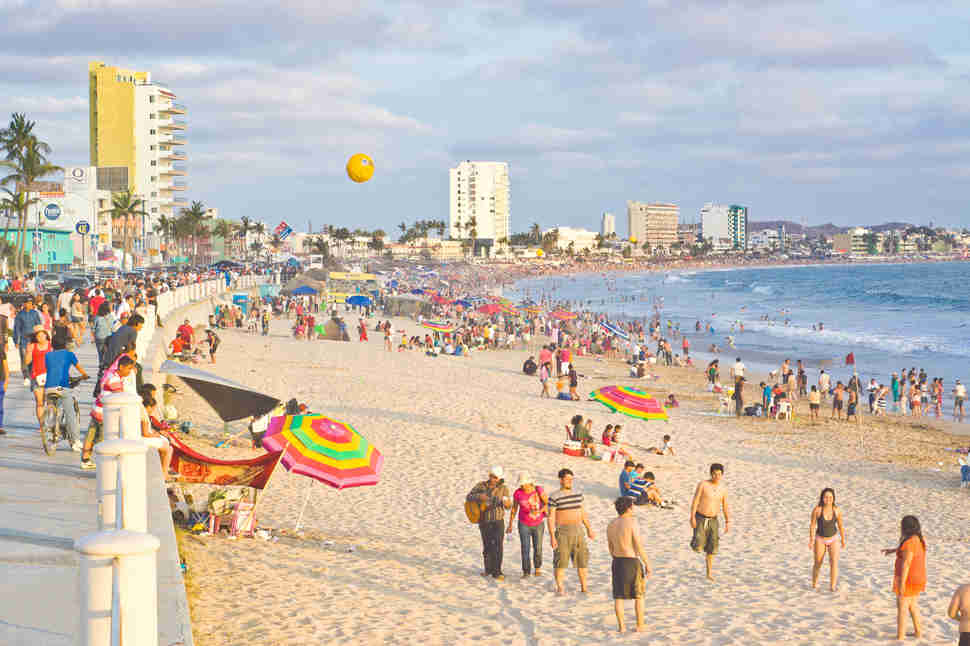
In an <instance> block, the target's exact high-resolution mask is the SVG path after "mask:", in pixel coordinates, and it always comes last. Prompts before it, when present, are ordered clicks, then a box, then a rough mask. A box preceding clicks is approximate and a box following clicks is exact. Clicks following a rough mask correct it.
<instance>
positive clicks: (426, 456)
mask: <svg viewBox="0 0 970 646" xmlns="http://www.w3.org/2000/svg"><path fill="white" fill-rule="evenodd" d="M374 322H375V320H374V319H372V320H371V321H370V324H369V327H370V328H373V325H374ZM394 326H395V329H399V326H403V327H404V329H405V330H408V331H411V332H413V333H417V330H418V326H417V324H416V323H414V322H413V321H400V320H394ZM288 330H289V322H288V321H286V320H285V319H282V320H278V321H274V322H273V327H272V334H271V335H270V336H269V337H258V336H250V335H248V334H246V333H244V332H236V331H228V330H227V331H224V332H222V333H221V336H222V339H223V345H222V347H221V349H220V354H219V363H218V364H216V365H215V366H210V365H204V364H200V366H199V367H201V368H203V369H209V370H212V371H214V372H216V373H218V374H220V375H223V376H225V377H228V378H230V379H233V380H236V381H239V382H242V383H245V384H247V385H249V386H252V387H254V388H256V389H259V390H263V391H265V392H268V393H270V394H274V395H276V396H279V397H281V398H283V399H288V398H290V397H296V398H297V399H299V400H300V401H302V402H306V403H307V404H308V405H309V407H310V408H311V410H313V411H314V412H319V413H324V414H327V415H329V416H332V417H334V418H336V419H339V420H342V421H345V422H348V423H350V424H351V425H353V426H354V427H355V428H356V429H357V430H358V431H360V432H361V433H362V434H363V435H364V436H365V437H366V438H367V439H368V440H369V441H370V442H371V443H373V444H374V445H376V446H377V447H378V448H379V449H380V450H381V451H382V452H383V454H384V456H385V465H384V470H383V472H382V475H381V482H380V484H378V485H377V486H374V487H363V488H356V489H347V490H343V491H336V490H333V489H330V488H328V487H326V486H324V485H322V484H320V483H316V482H311V481H310V480H309V479H307V478H304V477H301V476H296V475H291V474H289V473H287V472H285V471H284V470H282V469H279V470H278V472H277V473H276V475H275V476H274V478H273V480H272V482H271V484H270V486H269V487H268V489H267V490H266V491H265V494H264V498H263V500H262V502H261V503H260V512H259V524H260V526H263V527H270V528H273V530H274V532H275V533H276V534H277V535H279V533H280V530H287V531H288V532H292V530H293V528H294V525H295V523H296V518H297V515H298V513H299V510H300V506H301V504H302V502H303V499H304V496H305V495H306V493H307V491H308V487H309V488H310V490H309V493H310V503H309V506H308V509H307V512H306V518H305V519H304V526H305V530H306V531H305V533H304V535H303V536H302V537H296V536H290V535H285V536H281V537H280V540H279V541H278V542H267V541H262V540H250V539H241V540H236V541H230V540H227V539H225V538H224V537H221V536H217V537H192V538H191V539H189V538H185V539H183V541H182V549H183V556H184V557H185V559H186V561H187V564H188V568H189V584H188V585H189V593H190V597H191V601H192V616H193V629H194V632H195V639H196V643H197V644H199V645H200V646H215V645H236V644H243V643H265V644H279V645H283V644H287V645H302V644H337V643H348V642H351V643H358V644H381V643H394V644H402V643H403V644H408V643H421V644H457V643H507V644H595V643H614V642H619V643H648V644H661V643H677V644H726V643H762V644H768V643H780V642H785V643H790V642H795V643H799V644H824V645H826V646H828V645H830V644H833V643H853V644H876V643H884V642H886V641H887V640H890V639H892V638H893V637H894V636H895V605H894V604H895V601H894V597H893V595H892V592H891V581H892V565H893V561H892V558H891V557H885V556H882V555H881V554H880V552H879V550H880V549H881V548H889V547H895V545H896V544H897V541H898V538H899V533H898V532H899V520H900V518H901V517H902V516H903V515H904V514H914V515H916V516H918V517H919V518H920V520H921V521H922V523H923V530H924V533H925V536H926V540H927V547H928V554H927V570H928V572H927V574H928V584H927V589H926V592H925V593H924V594H923V595H922V597H921V599H920V608H921V611H922V613H923V622H924V636H923V639H922V641H921V642H919V643H925V644H943V643H953V642H955V641H956V636H957V632H956V628H955V625H954V624H952V622H950V621H949V620H948V619H947V618H946V616H945V611H946V605H947V603H948V601H949V598H950V594H951V593H952V591H953V589H954V588H955V587H956V585H957V584H959V583H961V582H963V569H962V567H961V564H962V563H964V562H966V559H967V558H968V556H970V530H968V529H967V526H966V521H967V512H966V509H965V504H966V501H967V496H968V493H967V491H965V490H962V489H960V488H959V476H958V473H957V471H956V469H955V468H954V466H953V465H954V463H955V455H954V454H952V453H947V452H945V451H944V448H946V447H948V446H950V447H952V446H959V445H960V444H956V443H954V442H957V441H958V440H957V439H955V438H953V437H952V436H949V435H946V434H944V433H943V431H937V430H932V429H929V430H921V429H918V428H917V429H913V428H910V425H908V424H906V423H900V422H892V423H890V424H881V425H878V426H876V425H871V424H869V421H870V420H869V418H866V419H865V420H864V424H863V426H862V427H861V428H860V427H856V426H855V425H851V426H847V425H844V424H842V425H838V424H831V423H822V424H815V425H813V424H808V423H807V422H805V421H804V419H803V418H802V417H800V418H799V420H797V421H796V423H795V424H794V425H789V424H787V423H784V422H777V423H776V422H769V421H766V420H744V421H743V422H740V423H739V422H738V421H736V420H734V419H733V418H720V417H714V416H712V415H711V412H712V410H713V402H714V400H713V397H712V396H711V395H709V394H707V393H705V392H704V391H703V388H702V386H703V376H702V374H701V368H702V367H699V368H698V369H695V370H687V369H662V368H654V369H653V371H654V372H656V373H657V374H658V375H659V379H657V380H656V381H652V382H649V383H643V382H642V381H640V382H637V381H636V380H631V379H629V378H627V377H626V376H625V375H626V374H627V373H626V367H625V366H624V365H623V364H622V363H619V362H612V363H611V362H606V361H599V360H595V359H591V358H588V357H581V358H579V359H578V360H577V366H578V369H579V372H580V373H581V374H583V375H585V378H583V379H581V382H580V387H579V391H580V393H583V394H584V395H585V393H588V392H589V391H590V390H592V389H594V388H596V387H599V386H605V385H610V384H628V385H633V384H636V385H637V387H642V388H644V389H646V390H648V391H649V392H652V393H656V394H658V395H664V394H666V393H667V392H676V393H677V395H678V397H679V399H680V400H681V407H680V408H678V409H674V410H673V411H672V413H671V419H670V422H669V423H663V422H649V423H648V422H642V421H638V420H634V419H631V418H627V417H623V416H620V415H616V414H613V413H610V412H609V411H608V410H607V409H605V408H604V407H603V406H601V405H600V404H598V403H596V402H591V401H580V402H563V401H557V400H554V399H553V400H550V399H541V398H539V396H538V395H539V390H540V388H539V384H538V380H537V379H535V378H533V377H526V376H525V375H523V374H522V373H521V370H520V367H521V364H522V361H523V360H524V359H525V357H526V356H527V355H528V354H529V352H527V351H490V352H477V353H474V354H473V355H472V356H471V357H470V358H454V357H437V358H431V357H426V356H425V355H424V354H422V353H420V352H418V351H408V352H403V353H399V352H397V351H395V352H391V353H388V352H386V351H384V349H383V344H382V341H381V339H380V335H379V334H376V333H373V332H372V333H371V334H370V337H371V339H370V342H369V343H358V342H356V341H353V342H350V343H341V342H326V341H313V342H308V341H298V340H295V339H292V338H291V337H290V336H289V334H288ZM752 390H753V389H752ZM753 395H754V393H753V392H752V393H751V394H750V395H749V397H753ZM176 405H177V406H178V408H179V409H180V410H181V411H182V412H183V414H185V415H187V416H189V418H190V419H193V420H194V421H195V425H196V426H197V427H209V428H211V429H213V430H216V429H218V428H219V426H220V425H219V424H217V423H216V419H215V416H214V415H212V414H211V413H208V412H207V411H205V409H204V405H203V404H202V403H201V402H200V401H198V400H197V399H195V398H194V396H192V395H188V394H180V395H178V396H176ZM577 413H579V414H582V415H584V416H588V417H591V418H592V419H593V420H594V425H593V428H594V432H595V433H596V434H598V433H599V431H600V430H602V428H603V426H604V425H605V424H607V423H613V424H615V423H620V424H623V426H624V428H625V438H624V441H625V443H626V444H627V445H628V448H629V450H630V451H631V453H633V455H634V456H635V457H636V458H637V459H639V460H641V461H643V462H644V463H645V464H646V466H647V468H648V469H649V470H652V471H653V472H654V473H655V474H656V475H657V483H658V486H659V487H660V488H661V490H662V492H663V494H664V497H665V498H671V499H673V500H674V501H676V503H677V506H676V507H675V508H674V509H673V510H661V509H657V508H652V507H651V508H645V507H639V508H637V511H636V514H637V516H636V517H637V520H638V522H639V524H640V527H641V531H642V532H643V535H644V537H645V543H646V551H647V554H648V555H649V557H650V559H651V564H652V567H653V570H654V572H653V576H652V577H651V578H650V579H649V580H648V581H647V597H646V599H647V601H646V608H647V618H646V624H647V632H646V633H645V634H639V635H635V634H633V633H627V634H624V635H618V634H617V632H616V625H615V618H614V616H613V604H612V598H611V594H610V592H611V589H610V556H609V552H608V549H607V544H606V537H605V536H606V535H605V529H606V525H607V523H608V522H609V521H610V520H612V519H613V518H614V517H615V512H614V510H613V507H612V501H613V500H614V499H615V497H616V496H617V495H618V491H617V478H618V474H619V471H620V465H619V464H613V463H609V462H606V461H603V462H597V461H593V460H589V459H584V458H574V457H568V456H565V455H563V454H562V452H561V445H562V440H563V439H564V430H563V425H564V424H565V423H566V422H567V421H568V419H569V418H570V417H571V416H572V415H574V414H577ZM825 414H826V415H827V414H828V411H825ZM887 429H888V430H887ZM664 433H669V434H670V435H672V436H673V440H674V443H675V446H676V450H677V454H676V456H666V457H661V456H649V455H647V454H646V452H645V451H644V450H643V448H644V447H648V446H653V445H657V444H659V443H660V440H661V436H662V435H663V434H664ZM192 443H193V444H196V445H197V446H205V452H206V453H209V454H211V455H213V456H230V455H232V456H235V455H248V454H252V453H253V451H251V450H250V449H245V448H239V447H235V448H227V449H215V448H213V447H211V446H209V444H211V442H207V441H206V440H198V441H196V440H193V441H192ZM964 444H965V442H964ZM943 460H947V461H946V462H945V466H944V467H943V470H942V471H934V470H932V469H933V468H934V467H936V468H939V467H938V466H937V463H938V462H939V461H943ZM711 462H721V463H723V464H724V465H725V467H726V472H725V482H726V485H727V487H728V488H729V491H730V496H731V504H732V508H733V514H732V516H733V517H732V523H731V529H730V532H729V533H727V534H722V537H721V543H720V553H719V554H718V556H717V558H716V561H715V567H716V574H717V582H716V584H710V583H708V582H707V581H705V579H704V564H703V557H702V556H700V555H698V554H695V553H694V552H693V551H691V549H690V548H689V546H688V543H689V540H690V526H689V524H688V512H689V505H690V500H691V495H692V493H693V490H694V486H695V485H696V483H697V482H698V481H699V480H701V479H703V478H704V477H706V475H707V468H708V466H709V464H710V463H711ZM495 464H498V465H501V466H502V467H504V469H505V474H506V476H505V477H506V481H507V483H508V484H509V485H510V486H511V487H512V488H513V489H514V486H515V483H516V479H517V476H518V474H519V472H520V471H522V470H528V471H530V472H531V473H532V474H533V475H534V476H535V477H536V480H537V483H538V484H539V485H540V486H542V487H544V488H545V489H546V490H547V491H552V490H555V489H556V488H558V484H557V481H556V472H557V471H558V469H560V468H561V467H563V466H568V467H569V468H570V469H572V470H573V471H574V472H575V474H576V486H577V487H578V488H581V489H582V490H583V491H584V492H585V495H586V507H587V510H588V512H589V515H590V518H591V522H592V526H593V529H594V531H595V532H596V537H595V539H593V540H592V541H590V551H591V562H590V568H589V574H590V590H591V593H590V594H589V595H588V596H584V595H581V594H580V593H579V585H578V582H577V579H576V575H575V572H574V571H568V572H567V577H566V596H565V597H564V598H558V597H556V596H555V594H554V590H553V584H552V569H551V565H552V550H551V549H550V548H549V542H548V541H549V539H548V535H545V536H544V542H545V543H544V548H543V556H544V561H545V565H544V568H543V576H542V577H540V578H535V577H532V578H528V579H524V580H521V579H520V574H521V568H520V564H519V563H520V557H519V543H518V535H517V533H514V534H513V537H512V539H511V541H507V542H506V543H505V558H504V566H503V570H504V572H505V575H506V580H505V581H504V582H495V581H493V580H491V579H484V578H482V577H481V576H479V573H480V572H481V569H482V556H481V550H482V548H481V540H480V537H479V532H478V529H477V527H475V526H474V525H471V524H469V523H468V521H467V520H466V518H465V515H464V511H463V509H462V503H463V501H464V496H465V495H466V494H467V493H468V491H469V490H470V489H471V488H472V486H474V485H475V484H476V483H477V482H479V481H481V480H483V479H484V478H485V476H486V474H487V472H488V470H489V468H490V467H491V466H492V465H495ZM826 486H830V487H834V488H835V490H836V494H837V503H838V504H839V505H840V507H841V508H842V510H843V515H844V519H845V529H846V534H847V540H848V546H847V548H846V550H845V551H844V552H843V553H842V558H841V576H840V584H839V588H838V590H837V591H836V592H835V593H832V592H829V591H828V570H827V568H828V565H827V563H826V565H825V566H824V568H823V572H822V576H821V578H820V582H821V585H820V587H819V590H817V591H815V590H812V589H811V588H810V573H811V557H810V552H809V549H808V539H809V528H808V525H809V515H810V513H811V510H812V507H813V506H814V504H815V502H816V501H817V499H818V495H819V491H820V490H821V489H822V488H823V487H826ZM506 518H507V517H506ZM351 548H353V551H350V549H351ZM627 621H628V626H632V623H633V622H632V607H630V608H628V615H627Z"/></svg>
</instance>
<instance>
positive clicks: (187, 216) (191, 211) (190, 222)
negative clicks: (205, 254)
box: [179, 201, 212, 265]
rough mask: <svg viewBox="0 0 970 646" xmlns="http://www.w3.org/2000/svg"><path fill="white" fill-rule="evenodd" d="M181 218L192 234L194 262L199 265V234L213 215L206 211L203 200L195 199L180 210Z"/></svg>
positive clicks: (185, 227) (187, 230)
mask: <svg viewBox="0 0 970 646" xmlns="http://www.w3.org/2000/svg"><path fill="white" fill-rule="evenodd" d="M179 218H180V219H181V220H182V221H183V223H184V230H185V231H186V232H187V233H188V234H189V235H190V236H192V262H193V263H195V264H196V265H197V264H199V235H200V234H201V233H202V232H203V231H204V230H206V228H207V224H208V221H209V220H211V219H212V216H211V215H209V214H208V213H206V208H205V205H204V204H203V203H202V202H198V201H193V202H192V205H191V206H190V207H189V208H187V209H182V210H181V211H180V212H179Z"/></svg>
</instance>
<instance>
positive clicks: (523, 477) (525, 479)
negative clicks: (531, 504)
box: [519, 471, 536, 486]
mask: <svg viewBox="0 0 970 646" xmlns="http://www.w3.org/2000/svg"><path fill="white" fill-rule="evenodd" d="M535 483H536V481H535V478H533V477H532V474H531V473H529V472H528V471H523V472H522V473H520V474H519V485H520V486H521V485H524V484H530V485H534V484H535Z"/></svg>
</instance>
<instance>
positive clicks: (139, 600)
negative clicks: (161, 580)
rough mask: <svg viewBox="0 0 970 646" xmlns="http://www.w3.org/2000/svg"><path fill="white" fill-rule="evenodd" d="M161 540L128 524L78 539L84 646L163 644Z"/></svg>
mask: <svg viewBox="0 0 970 646" xmlns="http://www.w3.org/2000/svg"><path fill="white" fill-rule="evenodd" d="M160 546H161V543H160V542H159V540H158V539H157V538H155V537H154V536H152V535H150V534H145V533H142V532H133V531H130V530H126V529H119V530H113V531H108V532H98V533H97V534H91V535H90V536H85V537H83V538H80V539H78V540H77V541H76V542H75V543H74V549H75V551H77V552H78V553H79V554H80V561H81V563H80V597H81V625H80V630H79V631H78V638H77V644H78V645H79V646H158V582H157V580H158V569H157V568H158V566H157V564H156V559H157V553H158V549H159V547H160ZM51 601H53V600H51Z"/></svg>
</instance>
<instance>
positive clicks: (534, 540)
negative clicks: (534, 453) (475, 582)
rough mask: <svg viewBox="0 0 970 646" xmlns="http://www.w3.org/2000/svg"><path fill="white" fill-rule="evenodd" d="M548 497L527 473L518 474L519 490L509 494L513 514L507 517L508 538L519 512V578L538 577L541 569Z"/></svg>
mask: <svg viewBox="0 0 970 646" xmlns="http://www.w3.org/2000/svg"><path fill="white" fill-rule="evenodd" d="M548 503H549V497H548V496H547V495H546V493H545V492H544V491H543V490H542V487H537V486H536V484H535V481H534V480H533V479H532V476H531V475H529V474H528V473H526V472H522V473H520V474H519V488H518V489H516V490H515V493H513V494H512V513H510V514H509V526H508V529H506V530H505V531H506V533H507V534H511V533H512V525H513V524H515V522H516V513H515V512H516V510H518V512H519V513H518V525H519V547H521V548H522V578H523V579H524V578H526V577H528V576H529V575H531V574H533V564H534V565H535V572H534V574H535V576H541V574H542V573H541V568H542V532H543V527H544V524H543V523H544V521H545V519H546V511H547V509H548V506H547V505H548Z"/></svg>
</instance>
